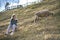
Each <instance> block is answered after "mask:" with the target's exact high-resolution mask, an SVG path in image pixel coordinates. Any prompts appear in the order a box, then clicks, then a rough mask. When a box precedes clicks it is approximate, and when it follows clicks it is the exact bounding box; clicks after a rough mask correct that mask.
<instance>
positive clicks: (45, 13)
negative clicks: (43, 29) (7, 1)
mask: <svg viewBox="0 0 60 40" xmlns="http://www.w3.org/2000/svg"><path fill="white" fill-rule="evenodd" d="M50 15H53V12H50V11H49V10H42V11H39V12H37V13H35V20H34V22H36V21H37V20H38V19H39V17H48V16H50Z"/></svg>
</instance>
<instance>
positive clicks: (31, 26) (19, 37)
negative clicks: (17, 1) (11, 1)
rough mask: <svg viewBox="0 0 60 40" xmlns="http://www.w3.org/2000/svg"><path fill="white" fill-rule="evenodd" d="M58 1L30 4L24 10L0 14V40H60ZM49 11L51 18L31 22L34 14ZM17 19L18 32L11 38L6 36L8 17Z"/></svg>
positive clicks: (59, 9)
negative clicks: (51, 14)
mask: <svg viewBox="0 0 60 40" xmlns="http://www.w3.org/2000/svg"><path fill="white" fill-rule="evenodd" d="M59 1H60V0H49V1H46V0H45V1H43V2H41V3H37V4H32V5H29V6H27V7H25V8H22V9H21V8H19V9H14V10H7V11H5V12H2V13H0V40H60V3H59ZM44 9H49V10H50V11H52V12H54V15H53V16H49V17H44V18H41V20H38V21H37V22H36V23H34V22H33V20H34V18H35V17H34V15H35V13H36V12H38V11H41V10H44ZM12 13H15V14H16V15H17V17H18V30H17V31H16V32H15V34H14V35H13V36H6V35H4V34H3V33H4V32H6V29H7V26H8V24H9V21H10V16H11V15H12Z"/></svg>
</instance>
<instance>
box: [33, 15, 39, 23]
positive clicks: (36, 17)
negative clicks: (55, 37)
mask: <svg viewBox="0 0 60 40" xmlns="http://www.w3.org/2000/svg"><path fill="white" fill-rule="evenodd" d="M37 20H39V17H38V16H37V15H36V16H35V20H34V23H36V21H37Z"/></svg>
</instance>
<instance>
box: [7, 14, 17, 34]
mask: <svg viewBox="0 0 60 40" xmlns="http://www.w3.org/2000/svg"><path fill="white" fill-rule="evenodd" d="M11 28H12V32H11V34H10V35H13V34H14V31H15V29H16V28H17V19H16V15H15V14H13V15H12V17H11V20H10V24H9V26H8V28H7V32H6V34H9V32H10V29H11Z"/></svg>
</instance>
